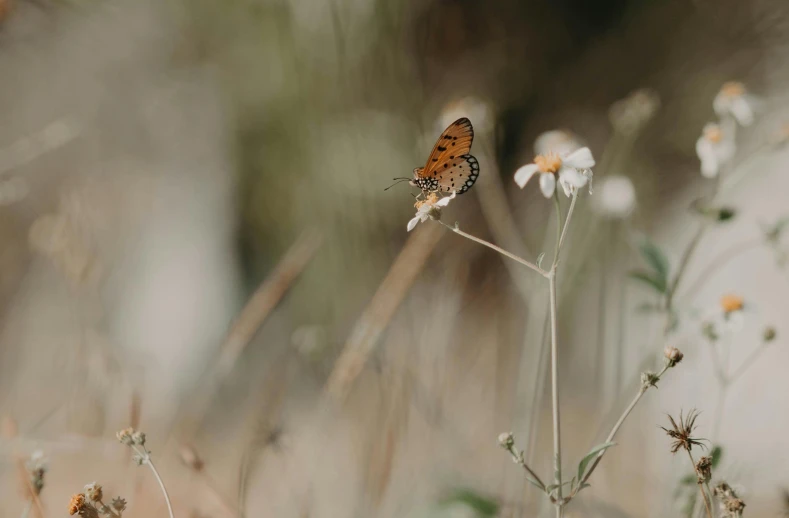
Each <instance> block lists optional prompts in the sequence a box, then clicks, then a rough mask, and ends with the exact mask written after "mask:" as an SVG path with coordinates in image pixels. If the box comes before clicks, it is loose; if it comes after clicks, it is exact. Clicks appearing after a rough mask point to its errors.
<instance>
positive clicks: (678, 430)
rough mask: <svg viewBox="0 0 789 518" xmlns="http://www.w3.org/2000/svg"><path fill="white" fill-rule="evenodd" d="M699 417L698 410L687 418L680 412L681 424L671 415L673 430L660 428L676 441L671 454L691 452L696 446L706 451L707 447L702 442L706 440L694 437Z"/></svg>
mask: <svg viewBox="0 0 789 518" xmlns="http://www.w3.org/2000/svg"><path fill="white" fill-rule="evenodd" d="M697 417H699V412H697V411H696V410H691V411H690V412H689V413H688V415H687V416H685V417H683V415H682V412H681V411H680V413H679V424H677V421H675V420H674V418H673V417H671V416H670V415H669V416H668V419H669V421H671V429H668V428H664V427H662V426H661V427H660V428H662V429H663V431H664V432H666V434H667V435H668V436H669V437H671V438H672V439H674V442H673V443H672V444H671V453H677V452H678V451H679V450H681V449H685V450H687V451H688V452H690V451H691V450H692V449H693V447H694V446H699V447H701V448H705V449H706V446H705V445H704V443H703V442H702V441H705V440H706V439H702V438H698V437H693V430H694V429H695V428H696V418H697Z"/></svg>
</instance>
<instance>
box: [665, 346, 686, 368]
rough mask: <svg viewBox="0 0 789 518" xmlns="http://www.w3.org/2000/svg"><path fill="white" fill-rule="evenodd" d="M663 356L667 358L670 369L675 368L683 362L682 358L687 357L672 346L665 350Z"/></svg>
mask: <svg viewBox="0 0 789 518" xmlns="http://www.w3.org/2000/svg"><path fill="white" fill-rule="evenodd" d="M663 355H664V356H665V357H666V362H668V366H669V367H673V366H675V365H676V364H678V363H679V362H681V361H682V358H684V357H685V355H684V354H682V351H680V350H679V349H677V348H676V347H672V346H670V345H669V346H666V348H665V349H663Z"/></svg>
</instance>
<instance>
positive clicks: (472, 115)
mask: <svg viewBox="0 0 789 518" xmlns="http://www.w3.org/2000/svg"><path fill="white" fill-rule="evenodd" d="M461 117H467V118H468V119H469V120H470V121H471V123H472V124H473V125H474V129H475V130H476V131H478V132H480V133H486V132H488V131H490V130H491V129H493V110H492V109H491V106H490V103H488V102H486V101H484V100H482V99H479V98H477V97H472V96H468V97H463V98H461V99H457V100H455V101H452V102H449V103H447V104H446V105H445V106H444V108H443V109H442V110H441V115H440V117H439V118H438V120H437V121H436V123H437V124H438V127H437V128H436V129H437V132H438V133H441V132H442V131H444V129H445V128H447V127H449V125H450V124H452V123H453V122H455V121H456V120H458V119H460V118H461Z"/></svg>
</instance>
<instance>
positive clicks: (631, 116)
mask: <svg viewBox="0 0 789 518" xmlns="http://www.w3.org/2000/svg"><path fill="white" fill-rule="evenodd" d="M658 108H660V97H658V95H657V92H655V91H654V90H650V89H648V88H642V89H639V90H636V91H634V92H632V93H631V94H630V95H628V96H627V97H625V98H624V99H621V100H619V101H617V102H615V103H614V104H612V105H611V108H610V109H609V110H608V118H609V120H610V121H611V125H612V126H613V127H614V129H615V130H617V131H618V132H620V133H624V134H632V133H635V132H637V131H638V130H640V129H641V128H642V127H643V126H644V125H645V124H646V123H647V122H649V120H650V119H652V117H653V116H654V115H655V113H656V112H657V110H658Z"/></svg>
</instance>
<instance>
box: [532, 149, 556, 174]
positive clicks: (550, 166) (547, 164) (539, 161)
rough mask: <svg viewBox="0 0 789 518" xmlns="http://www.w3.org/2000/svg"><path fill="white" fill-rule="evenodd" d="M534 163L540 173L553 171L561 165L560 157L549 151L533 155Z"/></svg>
mask: <svg viewBox="0 0 789 518" xmlns="http://www.w3.org/2000/svg"><path fill="white" fill-rule="evenodd" d="M534 164H535V165H536V166H537V169H539V170H540V172H541V173H553V174H556V172H557V171H558V170H559V169H560V168H561V167H562V159H561V158H559V155H557V154H556V153H553V152H550V153H547V154H545V155H537V156H536V157H534Z"/></svg>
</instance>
